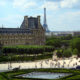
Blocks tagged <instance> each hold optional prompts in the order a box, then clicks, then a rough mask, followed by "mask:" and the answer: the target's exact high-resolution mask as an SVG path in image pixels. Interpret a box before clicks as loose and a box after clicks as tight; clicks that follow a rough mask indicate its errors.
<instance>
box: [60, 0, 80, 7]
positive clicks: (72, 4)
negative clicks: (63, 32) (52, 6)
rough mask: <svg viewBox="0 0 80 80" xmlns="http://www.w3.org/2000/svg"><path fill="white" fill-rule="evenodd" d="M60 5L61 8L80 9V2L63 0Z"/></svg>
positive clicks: (78, 0)
mask: <svg viewBox="0 0 80 80" xmlns="http://www.w3.org/2000/svg"><path fill="white" fill-rule="evenodd" d="M60 4H61V8H77V7H80V5H79V4H80V0H63V1H61V2H60Z"/></svg>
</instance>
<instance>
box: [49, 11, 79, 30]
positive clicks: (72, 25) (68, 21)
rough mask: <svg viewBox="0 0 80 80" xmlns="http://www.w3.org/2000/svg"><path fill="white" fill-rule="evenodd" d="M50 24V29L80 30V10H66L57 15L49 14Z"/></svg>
mask: <svg viewBox="0 0 80 80" xmlns="http://www.w3.org/2000/svg"><path fill="white" fill-rule="evenodd" d="M48 25H49V27H50V30H54V31H57V30H59V31H71V30H80V11H76V12H72V11H71V12H65V13H63V14H58V15H57V16H54V15H53V14H52V15H49V16H48Z"/></svg>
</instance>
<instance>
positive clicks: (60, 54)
mask: <svg viewBox="0 0 80 80" xmlns="http://www.w3.org/2000/svg"><path fill="white" fill-rule="evenodd" d="M56 55H57V57H59V58H61V57H62V55H63V54H62V51H61V50H58V51H57V53H56Z"/></svg>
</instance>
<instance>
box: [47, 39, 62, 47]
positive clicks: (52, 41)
mask: <svg viewBox="0 0 80 80" xmlns="http://www.w3.org/2000/svg"><path fill="white" fill-rule="evenodd" d="M46 45H49V46H54V47H61V39H58V38H53V37H52V38H48V39H47V40H46Z"/></svg>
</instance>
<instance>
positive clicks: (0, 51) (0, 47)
mask: <svg viewBox="0 0 80 80" xmlns="http://www.w3.org/2000/svg"><path fill="white" fill-rule="evenodd" d="M2 47H3V45H2V44H1V43H0V54H2Z"/></svg>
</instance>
